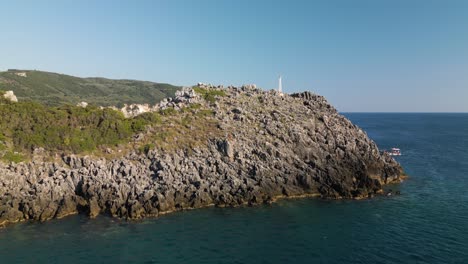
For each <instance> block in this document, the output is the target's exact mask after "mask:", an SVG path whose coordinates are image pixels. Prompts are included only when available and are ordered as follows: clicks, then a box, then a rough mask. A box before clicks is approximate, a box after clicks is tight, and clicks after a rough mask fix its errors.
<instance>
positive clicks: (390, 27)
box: [0, 0, 468, 112]
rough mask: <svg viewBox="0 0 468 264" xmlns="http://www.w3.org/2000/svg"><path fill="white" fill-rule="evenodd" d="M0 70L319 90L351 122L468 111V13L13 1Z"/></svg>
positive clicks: (306, 4) (1, 13)
mask: <svg viewBox="0 0 468 264" xmlns="http://www.w3.org/2000/svg"><path fill="white" fill-rule="evenodd" d="M0 24H1V31H0V70H5V69H7V68H21V69H38V70H46V71H53V72H60V73H66V74H70V75H76V76H84V77H85V76H103V77H108V78H131V79H140V80H150V81H156V82H168V83H172V84H178V85H191V84H194V83H197V82H207V83H213V84H234V85H240V84H243V83H256V84H257V85H258V86H260V87H262V88H265V89H270V88H274V87H276V86H277V78H278V75H279V74H281V75H282V76H283V88H284V90H285V91H286V92H295V91H302V90H311V91H314V92H316V93H318V94H321V95H324V96H325V97H327V99H328V100H329V101H330V102H331V103H332V104H334V105H335V106H336V107H337V108H338V110H340V111H379V112H380V111H383V112H385V111H419V112H421V111H422V112H428V111H429V112H439V111H449V112H467V111H468V1H456V0H440V1H431V0H387V1H384V0H368V1H363V0H342V1H338V0H323V1H313V0H310V1H291V0H290V1H286V0H285V1H273V0H271V1H270V0H265V1H260V0H257V1H253V0H251V1H243V0H241V1H239V0H238V1H234V0H225V1H222V0H217V1H216V0H213V1H205V0H197V1H195V0H193V1H189V0H187V1H174V0H171V1H157V0H154V1H130V0H129V1H116V0H114V1H68V0H63V1H16V0H15V1H11V0H10V1H4V0H0Z"/></svg>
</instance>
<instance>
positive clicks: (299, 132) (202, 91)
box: [0, 85, 402, 224]
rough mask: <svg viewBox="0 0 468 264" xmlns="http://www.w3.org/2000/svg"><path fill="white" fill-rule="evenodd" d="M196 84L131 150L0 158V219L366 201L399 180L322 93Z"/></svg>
mask: <svg viewBox="0 0 468 264" xmlns="http://www.w3.org/2000/svg"><path fill="white" fill-rule="evenodd" d="M194 90H195V91H196V92H197V94H198V96H199V98H192V99H193V101H192V102H195V103H194V104H193V105H187V106H185V108H180V109H179V110H174V113H173V114H174V115H175V116H176V117H177V118H178V120H179V123H174V122H173V121H171V120H174V119H167V120H166V119H165V121H164V122H162V123H159V124H157V125H150V126H148V127H147V129H146V131H145V132H143V133H140V134H138V135H136V136H135V137H134V138H133V139H132V141H131V142H129V145H132V146H137V147H138V146H140V147H139V148H137V147H135V148H133V149H132V148H129V149H127V151H122V153H121V154H120V155H119V154H118V152H117V151H112V150H111V152H113V153H114V154H113V155H107V156H106V155H88V156H83V155H71V154H66V153H61V154H60V155H58V154H57V158H56V159H55V160H52V161H50V160H49V161H47V159H43V158H41V157H42V156H41V155H39V154H38V156H37V157H36V156H34V157H33V158H32V159H31V161H28V162H23V163H19V164H15V163H10V164H6V163H0V224H7V223H11V222H16V221H22V220H27V219H33V220H40V221H45V220H48V219H52V218H61V217H64V216H67V215H70V214H76V213H80V212H82V213H86V214H88V215H89V216H91V217H94V216H96V215H98V214H107V215H111V216H115V217H121V218H130V219H138V218H142V217H148V216H157V215H159V214H163V213H167V212H171V211H177V210H183V209H188V208H199V207H205V206H211V205H215V206H238V205H242V204H258V203H264V202H271V201H273V200H274V199H276V198H278V197H295V196H319V197H323V198H334V199H338V198H364V197H371V196H373V195H374V194H376V193H379V192H381V191H382V186H383V185H384V184H386V183H389V182H394V181H399V180H400V175H401V174H402V168H401V167H400V166H399V164H398V163H397V162H395V161H394V160H393V159H392V158H391V157H389V156H387V155H385V154H381V153H380V152H379V150H378V148H377V146H376V144H375V143H374V142H373V141H372V140H370V139H369V138H368V137H367V135H366V133H365V132H364V131H362V130H361V129H360V128H358V127H357V126H355V125H353V124H352V123H351V122H350V121H349V120H348V119H346V118H345V117H343V116H342V115H340V114H339V113H338V112H337V111H336V110H335V109H334V108H333V107H332V106H331V105H329V104H328V103H327V101H326V100H325V99H324V98H323V97H321V96H318V95H314V94H311V93H309V92H305V93H300V94H293V95H281V94H279V93H278V92H276V91H269V92H265V91H262V90H260V89H256V88H255V87H251V86H244V87H241V88H235V87H229V88H227V89H223V88H215V87H211V86H204V85H200V86H199V87H196V88H195V89H194ZM186 108H189V109H191V113H193V114H190V115H189V114H187V111H185V110H184V109H186ZM166 110H167V109H166ZM181 124H182V125H181ZM162 134H164V135H165V136H164V137H162V136H161V135H162ZM141 146H144V148H141ZM39 152H40V151H39ZM47 156H50V155H49V154H48V155H47Z"/></svg>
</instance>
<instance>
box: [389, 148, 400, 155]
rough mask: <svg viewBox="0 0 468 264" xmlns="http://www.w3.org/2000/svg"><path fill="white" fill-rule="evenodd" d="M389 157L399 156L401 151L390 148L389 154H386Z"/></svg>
mask: <svg viewBox="0 0 468 264" xmlns="http://www.w3.org/2000/svg"><path fill="white" fill-rule="evenodd" d="M387 153H388V155H390V156H401V151H400V149H399V148H392V149H391V150H390V151H389V152H387Z"/></svg>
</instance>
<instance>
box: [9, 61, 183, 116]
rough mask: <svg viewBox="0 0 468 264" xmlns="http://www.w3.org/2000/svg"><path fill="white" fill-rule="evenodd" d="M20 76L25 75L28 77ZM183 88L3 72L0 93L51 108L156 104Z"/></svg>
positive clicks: (139, 82)
mask: <svg viewBox="0 0 468 264" xmlns="http://www.w3.org/2000/svg"><path fill="white" fill-rule="evenodd" d="M17 73H26V77H23V76H19V75H17ZM179 88H180V87H178V86H173V85H170V84H163V83H153V82H143V81H134V80H110V79H104V78H78V77H73V76H68V75H63V74H57V73H50V72H41V71H22V70H21V71H19V70H18V71H7V72H0V90H5V91H7V90H12V91H13V92H14V93H15V95H16V96H17V97H18V99H19V100H20V101H24V100H32V101H35V102H40V103H43V104H46V105H49V106H60V105H63V104H73V105H75V104H77V103H79V102H82V101H85V102H88V103H90V104H94V105H100V106H112V105H114V106H119V107H120V106H122V105H123V104H125V103H126V104H132V103H139V104H142V103H148V104H155V103H157V102H159V101H160V100H162V99H163V98H165V97H173V96H174V94H175V91H177V90H178V89H179Z"/></svg>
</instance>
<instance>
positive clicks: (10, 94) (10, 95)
mask: <svg viewBox="0 0 468 264" xmlns="http://www.w3.org/2000/svg"><path fill="white" fill-rule="evenodd" d="M3 97H4V98H5V99H7V100H10V101H12V102H18V98H16V95H15V93H13V91H6V92H5V93H4V94H3Z"/></svg>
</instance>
